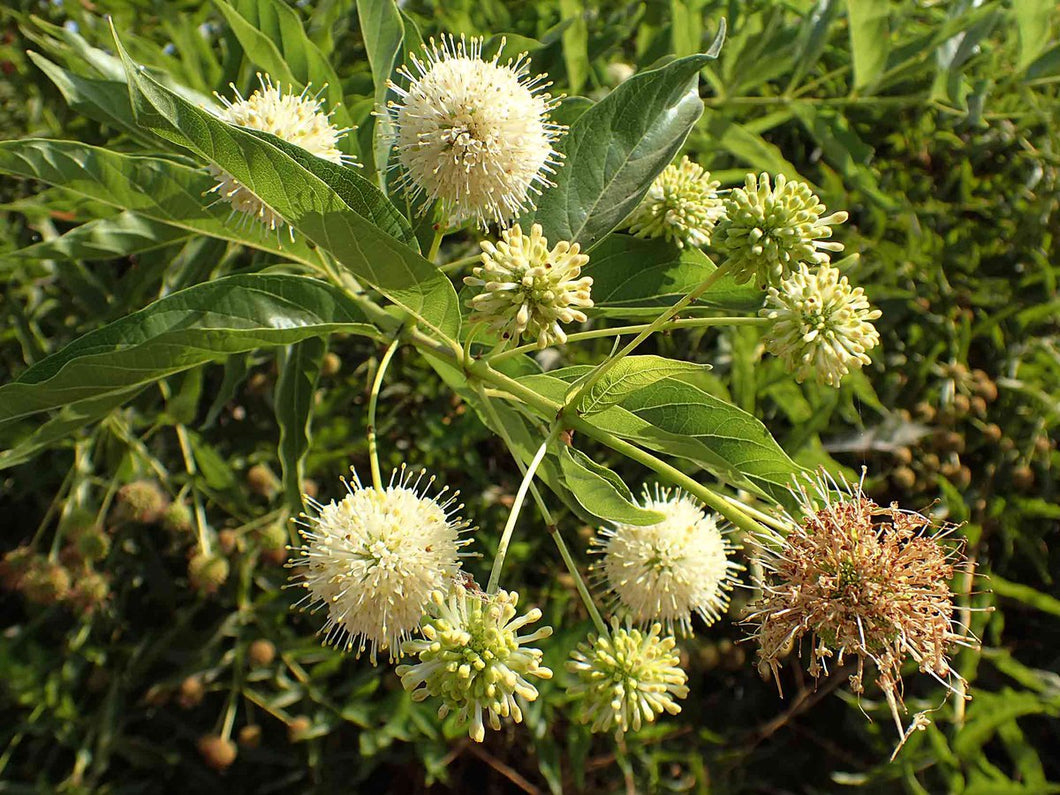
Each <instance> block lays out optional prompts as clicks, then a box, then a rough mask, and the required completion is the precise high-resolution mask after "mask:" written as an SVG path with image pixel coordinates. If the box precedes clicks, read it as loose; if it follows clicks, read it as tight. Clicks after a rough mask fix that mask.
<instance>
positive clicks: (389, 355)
mask: <svg viewBox="0 0 1060 795" xmlns="http://www.w3.org/2000/svg"><path fill="white" fill-rule="evenodd" d="M400 342H401V337H395V338H394V341H393V342H391V343H390V346H389V347H388V348H387V349H386V353H384V354H383V358H382V360H381V361H380V362H379V367H378V369H377V370H376V371H375V380H374V381H373V382H372V393H371V394H370V395H369V396H368V460H369V463H370V464H371V466H372V485H373V486H375V488H376V491H382V490H383V478H382V476H381V475H380V473H379V447H378V444H377V443H376V437H375V413H376V409H377V408H378V406H379V390H380V389H381V388H382V386H383V375H384V373H386V368H387V367H388V366H389V365H390V360H391V359H393V358H394V352H395V351H396V350H397V348H398V344H399V343H400Z"/></svg>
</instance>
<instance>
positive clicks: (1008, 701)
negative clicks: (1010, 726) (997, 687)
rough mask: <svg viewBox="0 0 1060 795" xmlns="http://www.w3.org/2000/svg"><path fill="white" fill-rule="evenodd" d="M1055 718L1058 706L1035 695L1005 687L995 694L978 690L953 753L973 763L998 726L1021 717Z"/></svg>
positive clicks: (955, 738)
mask: <svg viewBox="0 0 1060 795" xmlns="http://www.w3.org/2000/svg"><path fill="white" fill-rule="evenodd" d="M1042 713H1045V714H1048V715H1054V716H1055V715H1057V714H1058V713H1060V704H1058V703H1056V700H1055V699H1054V700H1053V702H1052V703H1050V702H1049V701H1048V700H1046V699H1043V698H1042V697H1041V696H1040V695H1039V694H1037V693H1030V692H1027V691H1021V690H1012V689H1011V688H1005V689H1004V690H1002V691H1000V692H998V693H991V692H987V691H983V690H978V691H977V692H976V694H975V698H974V699H972V702H971V704H969V706H968V712H967V717H966V723H965V725H964V727H963V728H962V729H961V730H960V732H958V733H957V736H956V737H954V739H953V743H952V747H953V752H954V753H955V754H957V756H959V757H960V758H961V759H963V760H966V761H970V760H974V759H975V758H976V756H978V755H979V754H980V753H981V752H982V747H983V746H984V745H985V744H986V743H987V742H988V741H989V740H990V738H991V737H993V736H994V734H995V733H996V732H997V730H998V728H999V727H1000V726H1003V725H1005V724H1007V723H1009V722H1011V721H1015V720H1016V719H1017V718H1019V717H1022V716H1024V715H1040V714H1042Z"/></svg>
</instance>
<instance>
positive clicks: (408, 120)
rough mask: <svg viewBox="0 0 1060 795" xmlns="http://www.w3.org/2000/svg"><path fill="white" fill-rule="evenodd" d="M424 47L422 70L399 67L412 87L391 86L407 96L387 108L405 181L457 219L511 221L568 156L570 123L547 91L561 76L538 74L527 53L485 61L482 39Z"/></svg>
mask: <svg viewBox="0 0 1060 795" xmlns="http://www.w3.org/2000/svg"><path fill="white" fill-rule="evenodd" d="M503 47H504V42H503V41H502V42H501V49H503ZM423 51H424V60H422V61H421V60H420V59H419V58H417V57H416V56H415V55H412V56H411V58H412V64H413V67H414V71H413V70H411V69H407V68H405V67H402V68H401V69H399V70H398V71H399V73H400V74H401V75H402V76H403V77H405V78H406V79H407V80H408V81H409V86H408V88H402V87H400V86H398V85H396V84H395V83H393V82H391V83H389V84H388V85H389V86H390V88H391V89H392V90H393V91H394V92H396V93H397V94H398V95H399V97H400V101H398V102H390V103H388V106H387V109H388V111H389V114H388V115H389V117H390V120H391V121H392V123H393V125H394V128H395V138H396V140H395V142H394V147H395V149H396V150H397V159H398V162H399V163H400V165H401V168H402V174H401V177H400V179H399V182H398V185H399V186H400V187H402V188H403V189H404V190H405V191H406V192H408V193H409V194H410V195H412V196H413V197H419V196H423V197H425V206H426V205H427V204H429V203H430V202H433V201H435V200H437V201H439V202H440V203H441V205H442V209H443V211H444V212H445V213H446V214H447V216H448V219H449V221H450V222H451V223H460V222H462V221H465V220H468V219H475V220H476V221H477V222H478V224H479V225H480V226H481V227H483V228H485V227H486V225H487V224H489V223H490V222H491V221H496V222H497V223H499V224H501V225H506V224H508V223H509V222H510V221H511V220H512V219H513V218H515V217H516V216H518V215H520V214H522V213H523V212H524V211H525V210H526V209H528V208H529V207H531V206H532V196H531V194H540V192H541V188H542V187H544V186H549V185H551V184H552V182H551V181H550V180H549V178H548V175H549V174H554V173H555V166H556V165H557V164H558V163H559V159H560V155H559V154H558V153H557V152H556V151H555V149H553V144H554V143H555V141H556V139H557V138H559V136H560V135H562V134H563V132H565V131H566V127H564V126H563V125H559V124H552V123H550V122H549V121H548V115H549V112H550V111H551V110H552V109H553V108H554V107H555V106H556V104H557V102H558V100H557V99H554V98H552V96H551V95H550V94H548V93H547V92H546V91H545V89H546V88H547V87H548V86H549V85H551V83H549V82H547V76H546V75H538V76H537V77H533V78H532V77H530V66H529V62H528V60H527V57H526V54H525V53H523V54H520V55H519V56H518V57H517V58H515V59H514V60H509V61H508V62H507V63H501V61H500V52H499V51H498V53H497V54H496V55H494V56H493V58H492V60H489V61H484V60H483V59H482V39H480V38H478V39H471V40H470V41H465V39H464V38H463V37H461V38H460V40H459V41H457V40H456V39H454V38H453V37H452V36H449V37H448V38H446V37H444V36H443V37H442V39H441V43H440V44H439V43H438V42H435V40H434V39H431V42H430V46H429V47H428V46H426V45H424V48H423Z"/></svg>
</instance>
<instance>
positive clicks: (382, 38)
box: [357, 0, 405, 183]
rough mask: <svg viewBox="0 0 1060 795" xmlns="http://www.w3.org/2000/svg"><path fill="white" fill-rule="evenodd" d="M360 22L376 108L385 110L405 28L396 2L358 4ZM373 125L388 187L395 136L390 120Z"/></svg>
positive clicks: (379, 0)
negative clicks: (373, 86)
mask: <svg viewBox="0 0 1060 795" xmlns="http://www.w3.org/2000/svg"><path fill="white" fill-rule="evenodd" d="M357 19H358V21H359V22H360V24H361V38H362V39H363V41H364V48H365V50H367V51H368V65H369V66H370V67H371V69H372V82H373V83H374V84H375V106H376V107H378V108H382V107H385V105H386V97H387V90H388V89H387V81H388V80H390V79H391V76H392V75H393V73H394V68H395V66H396V65H397V63H398V62H399V61H400V58H399V57H398V56H399V55H400V53H401V48H402V45H403V44H404V41H405V25H404V23H403V22H402V21H401V12H400V11H399V10H398V7H397V4H396V3H395V2H394V0H357ZM371 123H372V124H373V125H374V134H373V141H374V145H373V147H372V156H373V159H374V164H375V168H376V170H377V171H378V172H379V176H380V179H381V180H382V181H383V182H384V183H385V179H383V178H384V177H385V174H386V164H387V161H388V160H389V159H390V142H391V140H392V137H393V136H392V133H391V130H390V122H389V118H388V117H387V116H385V115H384V116H377V117H373V118H372V122H371Z"/></svg>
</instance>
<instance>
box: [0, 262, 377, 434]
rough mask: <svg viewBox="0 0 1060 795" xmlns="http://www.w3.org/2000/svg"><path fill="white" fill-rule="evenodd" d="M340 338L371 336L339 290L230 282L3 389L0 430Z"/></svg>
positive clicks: (275, 279)
mask: <svg viewBox="0 0 1060 795" xmlns="http://www.w3.org/2000/svg"><path fill="white" fill-rule="evenodd" d="M336 331H345V332H347V333H351V334H364V335H373V334H374V333H375V328H374V327H373V326H370V325H368V324H367V323H366V322H364V316H363V315H362V313H361V311H360V309H359V308H358V307H357V305H356V304H355V303H354V302H353V300H352V299H350V298H349V297H348V296H347V295H346V294H345V293H343V292H342V291H341V290H339V289H337V288H335V287H332V286H331V285H328V284H325V283H324V282H320V281H317V280H315V279H309V278H306V277H302V276H271V275H263V274H255V275H241V276H228V277H226V278H223V279H218V280H216V281H212V282H207V283H205V284H199V285H196V286H194V287H189V288H188V289H186V290H182V291H180V292H178V293H174V294H172V295H169V296H167V297H165V298H163V299H161V300H159V301H156V302H155V303H153V304H151V305H150V306H148V307H146V308H144V309H142V310H140V311H139V312H135V313H133V314H131V315H128V316H126V317H124V318H122V319H121V320H118V321H115V322H114V323H111V324H109V325H107V326H104V327H103V328H101V329H97V330H96V331H93V332H90V333H89V334H86V335H85V336H83V337H81V338H80V339H78V340H75V341H74V342H72V343H70V344H69V345H67V346H66V347H65V348H63V349H62V350H60V351H58V352H57V353H54V354H52V355H51V356H48V357H46V358H45V359H43V360H41V361H40V362H38V363H37V364H35V365H33V366H32V367H30V368H29V369H28V370H26V371H25V372H24V373H22V375H21V376H20V377H19V378H18V379H17V380H16V381H14V382H13V383H10V384H6V385H4V386H0V422H5V421H8V420H12V419H17V418H18V417H24V416H27V415H30V414H34V413H36V412H40V411H48V410H50V409H56V408H60V407H62V406H64V405H67V404H72V403H76V402H78V401H84V400H89V399H95V398H101V397H103V396H105V395H108V394H114V393H117V392H123V391H128V390H130V389H132V388H133V387H136V386H139V385H142V384H147V383H151V382H152V381H156V380H158V379H159V378H162V377H163V376H166V375H170V374H171V373H177V372H180V371H181V370H187V369H189V368H191V367H196V366H198V365H200V364H204V363H206V362H210V361H216V360H219V359H223V358H224V357H225V356H227V355H229V354H232V353H240V352H242V351H248V350H255V349H257V348H262V347H268V346H274V345H288V344H291V343H294V342H298V341H300V340H303V339H308V338H310V337H321V336H327V335H328V334H331V333H333V332H336Z"/></svg>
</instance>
